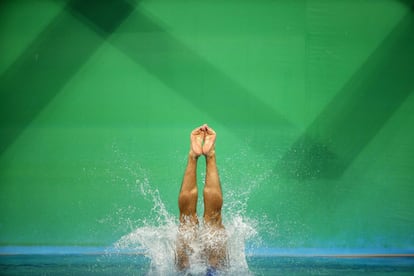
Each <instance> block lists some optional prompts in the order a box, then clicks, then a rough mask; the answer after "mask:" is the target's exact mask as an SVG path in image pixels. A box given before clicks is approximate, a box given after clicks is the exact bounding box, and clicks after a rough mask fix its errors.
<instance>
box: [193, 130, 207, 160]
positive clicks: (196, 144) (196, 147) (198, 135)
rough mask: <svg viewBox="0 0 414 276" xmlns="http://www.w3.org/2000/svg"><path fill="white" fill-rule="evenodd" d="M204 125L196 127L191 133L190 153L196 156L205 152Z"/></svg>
mask: <svg viewBox="0 0 414 276" xmlns="http://www.w3.org/2000/svg"><path fill="white" fill-rule="evenodd" d="M204 135H205V131H204V125H203V126H200V127H198V128H196V129H194V130H193V131H192V132H191V135H190V141H191V147H190V155H191V156H192V157H194V158H197V157H199V156H200V155H201V154H203V141H204Z"/></svg>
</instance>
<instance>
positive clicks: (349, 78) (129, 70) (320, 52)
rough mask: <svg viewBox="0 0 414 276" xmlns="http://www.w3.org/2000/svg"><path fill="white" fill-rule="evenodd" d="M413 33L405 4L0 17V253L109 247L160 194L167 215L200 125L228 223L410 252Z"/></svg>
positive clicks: (289, 242) (0, 7) (181, 5)
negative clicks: (15, 248) (1, 249)
mask: <svg viewBox="0 0 414 276" xmlns="http://www.w3.org/2000/svg"><path fill="white" fill-rule="evenodd" d="M412 30H414V13H413V2H412V1H397V0H387V1H386V0H379V1H345V0H341V1H322V0H309V1H287V0H286V1H176V0H168V1H126V0H118V1H109V0H108V1H75V0H73V1H67V2H65V1H47V0H43V1H2V2H1V3H0V41H1V43H0V52H1V55H0V97H1V100H0V244H2V245H109V244H112V243H113V242H115V241H116V240H118V239H119V238H120V237H121V236H122V235H125V234H127V233H129V232H131V231H132V230H133V229H135V228H136V227H140V226H143V225H144V224H146V223H148V222H150V221H152V220H154V219H156V218H157V216H158V214H157V213H156V210H155V211H154V207H155V208H156V207H157V206H156V205H155V206H154V204H155V202H154V201H153V199H151V195H156V193H157V192H158V193H159V196H160V199H161V200H162V203H163V204H165V207H166V210H167V211H168V213H169V214H172V215H174V216H177V213H178V208H177V196H178V189H179V187H180V182H181V178H182V174H183V170H184V167H185V164H186V154H187V152H188V149H189V133H190V131H191V130H192V129H193V128H194V127H196V126H198V125H200V124H202V123H205V122H207V123H209V124H210V125H211V126H212V127H214V128H215V130H216V131H217V133H218V140H217V154H218V165H219V170H220V174H221V178H222V185H223V190H224V196H225V199H224V200H225V203H224V216H225V223H226V222H227V223H228V221H230V220H231V218H232V216H233V215H235V214H239V213H240V214H242V215H243V217H244V219H245V220H247V221H250V222H251V223H252V224H253V225H255V228H256V229H257V230H258V231H259V236H260V237H261V239H262V241H263V245H264V246H266V247H282V248H284V247H292V248H297V247H301V248H302V247H320V248H396V249H407V248H413V247H414V205H413V203H412V198H414V184H413V183H414V162H413V160H414V145H413V142H412V141H414V113H413V108H414V96H413V93H412V92H413V91H414V78H413V76H414V32H413V31H412ZM203 168H204V164H202V162H201V163H200V168H199V172H198V174H199V182H200V183H199V187H200V189H199V190H200V191H201V187H202V180H201V178H202V177H203ZM141 187H143V188H144V191H142V190H141ZM200 196H201V195H200ZM199 206H200V211H202V210H201V209H202V204H201V203H200V204H199ZM154 223H157V222H154ZM161 223H162V221H161Z"/></svg>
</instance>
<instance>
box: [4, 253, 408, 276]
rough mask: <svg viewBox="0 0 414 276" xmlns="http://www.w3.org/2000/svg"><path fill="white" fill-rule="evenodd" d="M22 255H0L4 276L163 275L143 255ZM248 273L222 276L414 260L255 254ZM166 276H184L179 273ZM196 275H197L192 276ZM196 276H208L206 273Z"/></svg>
mask: <svg viewBox="0 0 414 276" xmlns="http://www.w3.org/2000/svg"><path fill="white" fill-rule="evenodd" d="M75 252H76V250H74V251H72V253H70V252H69V251H66V253H55V254H51V253H50V252H47V250H46V251H44V254H38V253H39V252H36V253H32V254H30V253H28V254H24V253H20V254H12V255H0V275H159V271H156V269H155V270H154V269H151V265H150V263H151V262H150V259H149V258H148V257H146V256H145V255H143V254H131V253H129V254H125V253H124V254H117V253H110V252H108V253H102V252H101V253H93V252H92V251H89V253H83V254H80V253H79V250H78V253H75ZM246 259H247V263H248V267H249V268H248V270H243V271H237V268H232V271H231V272H227V273H226V272H221V273H219V274H218V275H235V273H236V274H237V275H367V274H368V275H414V258H413V257H412V256H397V257H384V256H382V257H370V258H367V257H362V258H361V257H333V256H322V257H316V256H280V255H262V254H252V255H248V256H247V257H246ZM162 275H181V274H179V273H177V272H175V271H169V272H165V271H164V272H163V273H162ZM191 275H194V274H191ZM196 275H205V274H204V273H200V274H196Z"/></svg>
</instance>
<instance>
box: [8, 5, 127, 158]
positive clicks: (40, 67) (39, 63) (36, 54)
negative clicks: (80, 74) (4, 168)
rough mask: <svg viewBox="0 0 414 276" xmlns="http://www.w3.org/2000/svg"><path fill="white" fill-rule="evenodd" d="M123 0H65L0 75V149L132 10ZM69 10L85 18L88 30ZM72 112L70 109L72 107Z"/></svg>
mask: <svg viewBox="0 0 414 276" xmlns="http://www.w3.org/2000/svg"><path fill="white" fill-rule="evenodd" d="M133 8H134V7H133V6H132V5H130V4H129V3H128V2H127V1H122V0H112V1H109V0H108V1H98V0H95V1H81V0H77V1H69V2H68V3H67V6H66V9H64V10H62V12H60V13H59V14H58V15H57V16H56V17H55V18H54V19H53V20H52V22H51V23H50V24H49V25H48V26H47V27H46V28H45V29H44V30H43V31H42V32H41V33H40V34H39V35H38V37H37V38H36V39H35V41H34V42H33V43H31V44H30V45H29V46H28V47H27V48H26V50H25V51H24V52H23V54H22V55H21V56H20V57H19V58H18V59H17V60H16V61H15V62H14V63H13V64H12V65H11V66H10V67H9V68H8V69H7V71H6V72H5V73H4V74H2V76H1V77H0V91H1V92H0V93H1V101H0V153H2V152H4V150H5V149H6V148H7V147H8V145H9V144H10V143H12V142H13V141H14V139H16V137H17V136H18V135H19V134H20V133H21V132H22V131H23V130H24V129H25V128H26V126H27V125H28V124H29V123H30V122H31V121H32V120H33V119H34V118H35V117H36V115H37V114H38V112H40V111H41V110H42V108H43V107H45V106H46V105H47V104H48V103H49V101H50V100H51V99H53V97H54V96H55V95H56V94H57V93H59V91H60V90H61V89H62V88H63V86H64V85H65V84H66V83H67V82H68V81H69V80H70V79H71V77H72V76H73V75H74V74H75V73H76V72H77V71H78V70H79V68H80V67H81V66H82V65H83V64H84V63H85V62H86V60H88V58H89V57H90V56H91V55H92V54H93V53H94V52H95V51H96V50H97V49H98V47H99V46H100V45H101V44H102V43H103V42H104V39H105V38H106V37H107V36H108V35H110V34H111V33H112V32H113V31H114V30H116V28H117V27H118V26H119V25H120V24H121V22H122V21H123V20H125V18H126V17H127V16H128V15H129V14H130V13H131V12H132V10H133ZM68 11H69V12H70V13H74V14H76V15H77V16H78V17H83V18H91V19H93V22H97V23H98V24H94V25H93V26H95V27H96V28H95V31H96V32H99V34H100V35H101V37H94V36H91V35H90V33H88V32H85V30H84V27H83V26H82V25H80V26H78V25H79V23H78V22H76V21H77V20H76V19H74V18H73V17H72V16H70V14H69V12H68ZM74 112H76V111H75V110H74Z"/></svg>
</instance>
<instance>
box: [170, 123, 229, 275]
mask: <svg viewBox="0 0 414 276" xmlns="http://www.w3.org/2000/svg"><path fill="white" fill-rule="evenodd" d="M215 141H216V133H215V131H214V130H213V129H212V128H210V127H209V126H208V125H206V124H205V125H202V126H200V127H198V128H196V129H194V130H193V131H192V132H191V135H190V142H191V145H190V152H189V155H188V162H187V167H186V170H185V173H184V178H183V182H182V185H181V190H180V194H179V197H178V207H179V210H180V226H179V230H180V231H179V233H186V234H185V235H183V234H181V235H180V234H179V236H178V240H177V268H178V269H179V270H183V269H185V268H187V267H188V266H189V255H190V254H191V246H190V243H191V242H192V241H193V240H194V239H195V238H196V236H197V235H196V233H197V228H198V217H197V210H196V207H197V197H198V190H197V179H196V175H197V161H198V158H199V157H200V156H201V155H204V156H205V159H206V179H205V186H204V190H203V197H204V216H203V219H204V225H205V226H206V227H208V229H209V231H210V232H211V233H213V234H214V233H216V232H217V233H223V232H224V226H223V224H222V218H221V208H222V205H223V195H222V190H221V185H220V178H219V174H218V171H217V165H216V153H215ZM188 233H190V234H188ZM219 235H220V234H218V235H217V236H219ZM213 237H214V235H213ZM222 237H223V235H221V238H220V239H219V238H217V239H216V240H213V241H211V239H210V240H209V241H208V242H205V248H204V254H205V257H206V259H207V261H208V263H209V265H210V266H212V267H215V268H219V267H221V266H223V265H224V263H225V262H226V256H227V252H226V247H225V242H224V239H223V238H222Z"/></svg>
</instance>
